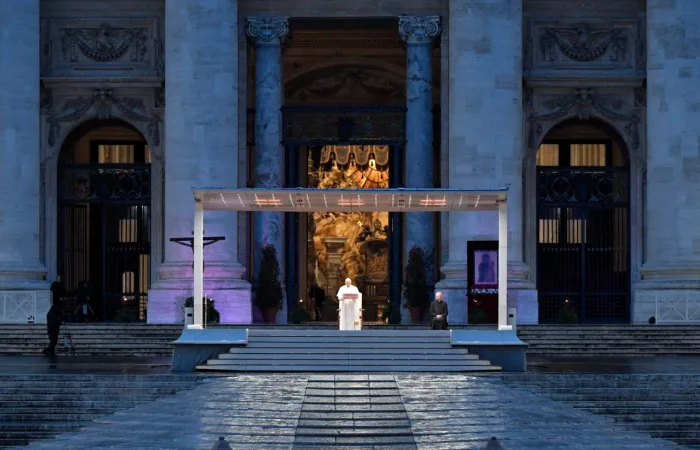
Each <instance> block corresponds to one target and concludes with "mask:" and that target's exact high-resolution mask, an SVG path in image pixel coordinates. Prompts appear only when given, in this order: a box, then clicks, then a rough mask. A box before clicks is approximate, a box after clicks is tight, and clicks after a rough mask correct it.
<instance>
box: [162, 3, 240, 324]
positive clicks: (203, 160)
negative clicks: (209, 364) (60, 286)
mask: <svg viewBox="0 0 700 450" xmlns="http://www.w3.org/2000/svg"><path fill="white" fill-rule="evenodd" d="M165 32H166V46H165V72H166V76H165V221H164V223H165V261H164V263H163V264H161V266H160V267H159V268H158V278H157V280H156V282H155V283H154V286H153V288H152V289H151V291H150V292H149V298H148V321H149V322H151V323H179V322H181V321H182V317H183V312H182V304H183V301H184V299H185V298H186V297H188V296H190V295H192V291H193V270H192V264H193V254H192V250H191V249H190V248H187V247H183V246H179V245H177V244H175V243H171V242H169V241H168V239H169V238H173V237H191V236H192V233H193V229H194V223H193V217H194V198H193V196H192V188H193V187H211V186H215V187H221V188H235V187H238V132H239V128H238V45H237V43H238V5H237V2H236V1H235V0H168V1H167V2H166V3H165ZM237 232H238V228H237V217H236V214H235V213H233V212H227V211H223V212H222V211H207V212H205V215H204V233H205V236H225V237H226V240H225V241H222V242H218V243H216V244H213V245H211V246H207V247H206V248H205V249H204V265H205V269H204V292H205V294H207V295H208V296H209V297H211V298H213V299H214V301H215V306H216V308H217V310H218V311H219V313H220V315H221V321H222V323H250V322H251V321H252V309H251V303H250V284H249V283H248V282H246V281H244V280H243V279H242V276H243V275H244V272H245V270H244V268H243V267H242V266H241V264H240V263H239V261H238V255H237V245H238V236H237Z"/></svg>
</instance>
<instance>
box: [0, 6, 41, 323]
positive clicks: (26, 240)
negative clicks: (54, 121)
mask: <svg viewBox="0 0 700 450" xmlns="http://www.w3.org/2000/svg"><path fill="white" fill-rule="evenodd" d="M0 30H2V31H1V32H0V321H8V322H23V323H27V321H28V320H29V319H30V317H31V318H32V320H35V321H37V322H45V321H46V313H47V311H48V309H49V307H50V302H51V300H50V295H49V291H48V288H49V284H48V281H47V280H45V277H46V270H45V268H44V265H43V264H42V262H41V260H40V256H39V255H40V253H39V236H40V232H39V230H40V226H39V221H40V214H39V185H40V179H39V173H40V170H39V139H40V136H41V133H40V128H39V60H40V46H39V0H26V1H22V2H17V1H14V0H0ZM5 305H7V306H5Z"/></svg>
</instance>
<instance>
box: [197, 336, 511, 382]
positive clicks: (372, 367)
mask: <svg viewBox="0 0 700 450" xmlns="http://www.w3.org/2000/svg"><path fill="white" fill-rule="evenodd" d="M197 369H198V370H200V371H208V372H249V371H253V372H486V371H499V370H501V368H500V367H499V366H495V365H492V364H491V363H490V362H489V361H486V360H483V359H480V358H479V356H478V355H475V354H470V353H469V352H468V351H467V350H465V349H460V348H453V347H452V345H451V343H450V333H449V331H430V330H362V331H345V332H340V331H337V330H294V329H289V330H285V329H256V328H253V329H251V330H250V331H249V332H248V345H246V346H245V347H234V348H232V349H231V350H230V351H229V352H228V353H222V354H220V355H219V356H218V357H217V358H214V359H210V360H208V361H207V362H206V364H203V365H201V366H198V367H197Z"/></svg>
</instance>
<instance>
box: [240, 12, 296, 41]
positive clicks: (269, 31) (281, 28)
mask: <svg viewBox="0 0 700 450" xmlns="http://www.w3.org/2000/svg"><path fill="white" fill-rule="evenodd" d="M245 32H246V35H248V37H250V38H252V39H253V41H254V42H255V45H258V46H260V45H280V44H282V43H283V42H284V40H285V38H286V37H287V35H288V34H289V21H288V20H287V18H286V17H248V18H247V19H246V27H245Z"/></svg>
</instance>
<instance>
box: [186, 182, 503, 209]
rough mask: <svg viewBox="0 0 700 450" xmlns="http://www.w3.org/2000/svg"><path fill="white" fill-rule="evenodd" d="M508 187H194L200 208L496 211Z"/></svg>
mask: <svg viewBox="0 0 700 450" xmlns="http://www.w3.org/2000/svg"><path fill="white" fill-rule="evenodd" d="M507 191H508V188H501V189H492V190H481V191H477V190H465V189H403V188H400V189H310V188H291V189H215V188H210V189H195V190H194V197H195V200H198V201H199V203H201V205H202V207H203V209H204V210H219V211H222V210H225V211H276V212H300V213H301V212H329V211H336V212H373V211H383V212H406V213H408V212H448V211H471V210H475V211H498V205H499V203H503V202H504V201H505V200H506V194H507Z"/></svg>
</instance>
